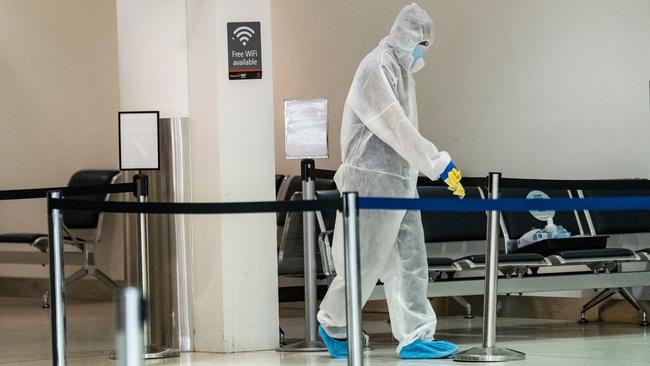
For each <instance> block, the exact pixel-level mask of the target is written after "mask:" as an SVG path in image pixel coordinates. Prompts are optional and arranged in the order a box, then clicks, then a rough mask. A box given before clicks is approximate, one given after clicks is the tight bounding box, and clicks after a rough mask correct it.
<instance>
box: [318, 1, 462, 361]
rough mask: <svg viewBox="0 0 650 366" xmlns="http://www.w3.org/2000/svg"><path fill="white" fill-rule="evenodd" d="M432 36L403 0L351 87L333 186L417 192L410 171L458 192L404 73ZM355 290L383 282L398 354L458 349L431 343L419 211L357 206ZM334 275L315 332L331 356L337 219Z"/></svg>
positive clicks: (423, 17) (342, 339)
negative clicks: (421, 126)
mask: <svg viewBox="0 0 650 366" xmlns="http://www.w3.org/2000/svg"><path fill="white" fill-rule="evenodd" d="M432 42H433V21H432V20H431V18H430V17H429V15H428V14H427V13H426V12H425V11H424V10H423V9H421V8H420V7H419V6H417V5H416V4H415V3H414V4H411V5H408V6H406V7H405V8H404V9H402V11H401V13H400V14H399V16H398V17H397V20H395V23H394V24H393V26H392V28H391V31H390V34H389V35H388V36H386V37H385V38H384V39H383V40H382V41H381V42H380V43H379V45H378V46H377V48H375V49H374V50H373V51H372V52H370V53H369V54H368V55H367V56H366V57H365V58H364V59H363V61H361V64H360V65H359V67H358V69H357V71H356V74H355V76H354V80H353V81H352V86H351V88H350V91H349V94H348V97H347V100H346V103H345V108H344V111H343V120H342V127H341V149H342V164H341V166H340V167H339V169H338V171H337V173H336V176H335V178H334V179H335V181H336V184H337V186H338V188H339V190H340V191H341V192H346V191H349V192H352V191H355V192H358V193H359V195H360V196H362V197H363V196H366V197H372V196H375V197H377V196H380V197H401V198H417V197H418V196H417V190H416V184H417V178H418V172H421V173H423V174H425V175H426V176H427V177H429V178H430V179H432V180H437V179H443V180H445V182H447V184H448V185H449V188H450V190H452V191H453V192H454V194H455V195H456V196H459V197H460V198H462V197H464V195H465V192H464V190H463V187H462V185H461V184H460V179H461V175H460V172H459V171H458V169H456V167H455V166H454V164H453V163H452V162H451V158H450V156H449V154H448V153H446V152H444V151H439V150H438V148H437V147H436V146H435V145H434V144H433V143H431V142H429V141H428V140H426V139H425V138H424V137H422V136H421V135H420V133H419V132H418V114H417V106H416V98H415V81H414V79H413V73H415V72H417V71H418V70H420V69H421V68H422V67H423V66H424V60H423V59H422V56H423V54H424V53H425V52H426V50H427V48H428V47H429V46H430V45H431V43H432ZM359 222H360V247H361V248H360V254H361V282H362V283H361V292H362V294H361V297H362V301H363V303H365V302H366V301H367V300H368V297H369V296H370V293H371V292H372V290H373V288H374V287H375V284H376V283H377V280H381V281H382V282H383V283H384V290H385V293H386V300H387V302H388V309H389V313H390V319H391V327H392V333H393V336H394V337H395V338H396V339H397V340H398V341H399V346H398V347H397V352H398V354H399V355H400V357H401V358H443V357H449V356H450V355H452V354H454V353H455V352H457V351H458V346H456V345H454V344H452V343H450V342H444V341H434V335H435V331H436V322H437V321H436V314H435V313H434V311H433V308H432V307H431V304H430V303H429V301H428V299H427V296H426V293H427V284H428V269H427V255H426V251H425V245H424V233H423V229H422V221H421V219H420V213H419V211H408V212H407V211H389V210H378V211H377V210H373V211H371V210H368V211H366V210H362V211H361V212H360V220H359ZM333 256H334V264H335V267H336V269H337V276H336V278H335V279H334V280H333V282H332V284H331V286H330V288H329V290H328V292H327V295H326V296H325V298H324V300H323V302H322V303H321V305H320V311H319V313H318V321H319V323H320V324H321V326H320V328H319V334H320V336H321V338H322V339H323V341H324V343H325V344H326V346H327V348H328V351H329V352H330V354H331V355H332V356H333V357H336V358H341V357H347V340H346V337H347V330H346V326H345V325H346V315H345V314H346V313H345V309H346V305H345V277H344V273H343V269H344V268H345V266H344V257H343V256H344V254H343V221H342V217H341V215H340V213H339V215H338V217H337V219H336V226H335V232H334V243H333Z"/></svg>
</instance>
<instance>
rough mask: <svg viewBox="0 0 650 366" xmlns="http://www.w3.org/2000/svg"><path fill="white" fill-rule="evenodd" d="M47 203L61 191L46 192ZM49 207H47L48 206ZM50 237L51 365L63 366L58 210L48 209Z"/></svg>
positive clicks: (63, 324)
mask: <svg viewBox="0 0 650 366" xmlns="http://www.w3.org/2000/svg"><path fill="white" fill-rule="evenodd" d="M47 198H48V203H49V202H50V201H51V200H52V199H60V198H61V191H53V192H48V194H47ZM48 206H49V205H48ZM48 216H49V220H48V221H49V225H48V226H49V237H50V294H51V296H52V306H51V307H50V311H51V321H52V365H54V366H65V365H67V363H68V362H67V360H66V329H65V274H64V270H63V268H64V267H63V266H64V263H63V217H62V215H61V210H59V209H58V208H51V207H48Z"/></svg>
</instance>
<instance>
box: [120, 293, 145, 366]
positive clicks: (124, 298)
mask: <svg viewBox="0 0 650 366" xmlns="http://www.w3.org/2000/svg"><path fill="white" fill-rule="evenodd" d="M144 316H145V313H144V302H143V300H142V294H141V292H140V289H139V288H136V287H127V288H125V289H123V290H122V291H121V293H120V301H119V304H118V318H119V323H118V335H117V352H118V357H117V358H118V360H119V366H142V365H144V360H143V357H144V356H143V355H144V339H143V337H142V331H143V323H144Z"/></svg>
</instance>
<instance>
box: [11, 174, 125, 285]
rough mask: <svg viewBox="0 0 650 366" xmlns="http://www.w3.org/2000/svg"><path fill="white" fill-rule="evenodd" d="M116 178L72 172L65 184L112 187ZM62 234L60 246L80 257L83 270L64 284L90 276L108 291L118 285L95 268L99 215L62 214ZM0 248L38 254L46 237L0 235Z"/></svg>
mask: <svg viewBox="0 0 650 366" xmlns="http://www.w3.org/2000/svg"><path fill="white" fill-rule="evenodd" d="M118 175H119V172H118V171H113V170H81V171H78V172H76V173H75V174H74V175H72V177H71V178H70V180H69V181H68V187H74V186H94V185H105V184H112V183H114V182H115V180H116V179H117V177H118ZM108 197H109V195H108V194H94V195H86V196H75V197H74V198H75V199H80V200H88V201H106V200H108ZM62 214H63V230H64V244H70V245H73V246H75V247H76V248H78V249H79V250H80V251H81V253H82V256H83V267H82V268H81V269H80V270H78V271H77V272H75V273H74V274H72V275H71V276H69V277H68V278H66V284H68V285H69V284H71V283H73V282H75V281H77V280H80V279H82V278H83V277H85V276H88V275H91V276H94V277H95V278H97V279H98V280H99V281H101V282H102V283H104V284H106V285H107V286H109V287H111V288H117V287H118V285H117V284H116V283H115V282H114V281H113V280H111V279H110V278H109V277H108V276H107V275H106V274H104V272H102V271H100V270H99V269H97V268H96V267H95V245H96V244H98V243H99V242H100V239H101V234H102V221H103V214H101V213H99V212H93V211H70V210H64V211H63V212H62ZM0 243H1V244H27V245H31V246H33V247H35V248H37V249H39V250H40V251H42V252H47V251H48V249H49V240H48V236H47V234H43V233H8V234H1V235H0Z"/></svg>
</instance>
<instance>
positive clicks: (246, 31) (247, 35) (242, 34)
mask: <svg viewBox="0 0 650 366" xmlns="http://www.w3.org/2000/svg"><path fill="white" fill-rule="evenodd" d="M233 34H234V35H235V37H237V39H238V40H239V42H241V44H243V45H244V46H246V44H247V43H248V41H250V40H251V38H253V34H255V31H254V30H253V28H251V27H247V26H245V25H244V26H241V27H239V28H237V29H235V31H234V32H233Z"/></svg>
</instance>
